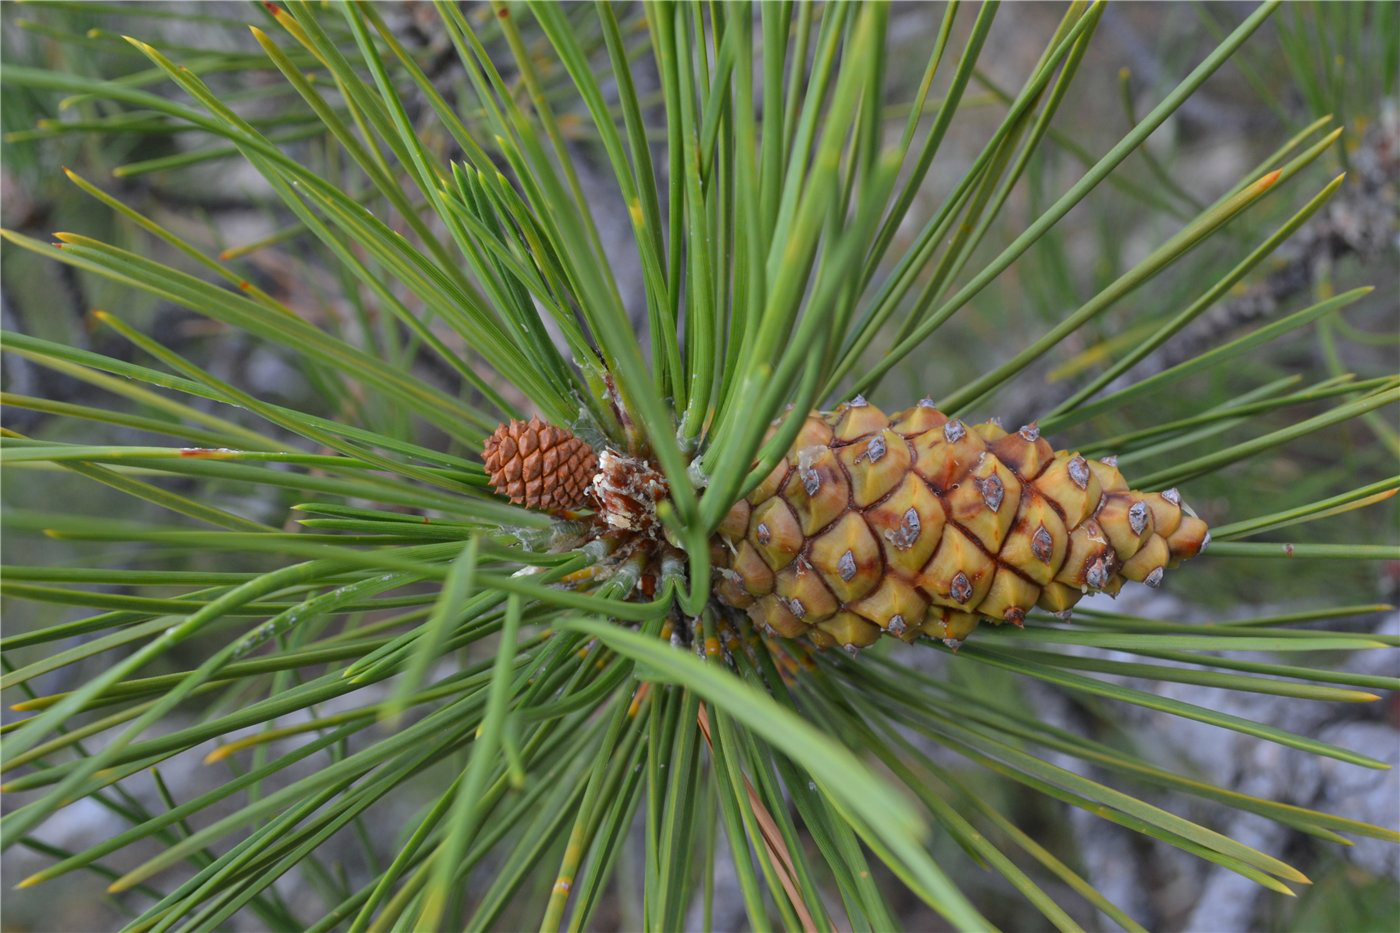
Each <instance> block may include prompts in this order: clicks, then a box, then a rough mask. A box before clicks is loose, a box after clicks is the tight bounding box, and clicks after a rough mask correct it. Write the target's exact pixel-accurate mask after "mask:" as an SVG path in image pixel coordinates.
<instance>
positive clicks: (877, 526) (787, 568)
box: [714, 399, 1210, 650]
mask: <svg viewBox="0 0 1400 933" xmlns="http://www.w3.org/2000/svg"><path fill="white" fill-rule="evenodd" d="M1209 537H1210V536H1209V533H1208V532H1207V529H1206V524H1205V522H1203V521H1201V520H1200V519H1199V518H1196V517H1195V516H1194V515H1192V514H1190V513H1189V512H1188V511H1186V510H1184V509H1183V507H1182V504H1181V497H1180V496H1179V495H1178V494H1177V492H1176V490H1174V489H1168V490H1165V491H1163V492H1154V493H1144V492H1136V491H1134V490H1132V489H1130V488H1129V486H1128V484H1127V482H1126V481H1125V480H1124V479H1123V475H1122V474H1121V473H1119V472H1118V467H1117V465H1116V462H1115V461H1114V459H1113V458H1111V457H1106V458H1104V459H1101V460H1091V459H1088V458H1086V457H1082V456H1080V455H1079V454H1078V453H1073V452H1069V451H1063V450H1061V451H1056V450H1054V449H1053V448H1052V447H1051V446H1050V444H1049V443H1047V442H1046V441H1045V439H1044V438H1042V437H1041V436H1040V432H1039V430H1038V429H1037V428H1036V427H1035V426H1034V425H1027V426H1026V427H1023V428H1021V430H1019V431H1016V432H1015V433H1007V432H1006V431H1005V430H1004V429H1002V427H1001V426H1000V425H998V424H996V423H995V422H986V423H983V424H978V425H968V424H964V423H963V422H962V421H959V420H957V419H956V418H952V419H950V418H948V417H947V416H945V415H944V414H943V413H942V412H940V411H938V409H936V408H935V407H934V406H933V403H932V402H930V401H928V400H924V401H922V402H920V403H919V404H918V405H915V406H914V407H913V408H910V409H907V410H906V411H903V412H900V413H899V414H897V415H895V416H894V417H892V418H891V417H889V416H887V415H885V414H884V413H883V412H881V411H880V410H879V409H877V408H875V407H874V406H872V405H869V404H867V403H866V402H865V401H864V400H863V399H856V400H855V401H853V402H851V403H849V404H847V405H842V406H841V407H839V408H838V409H837V410H836V411H834V412H830V413H819V412H813V413H812V414H811V415H810V416H808V418H807V421H806V423H805V424H803V426H802V428H801V430H800V431H799V433H798V435H797V439H796V440H795V441H794V443H793V445H792V449H791V450H790V452H789V453H788V455H787V457H786V458H784V460H782V461H780V462H779V464H778V465H777V466H776V467H775V468H774V469H773V472H772V473H770V474H769V475H768V476H767V477H766V478H765V479H764V480H763V481H762V482H761V483H759V485H758V486H757V487H756V488H755V489H754V490H753V491H752V492H750V493H749V495H748V496H746V497H745V498H744V499H742V500H740V501H739V502H738V503H737V504H736V505H735V506H734V507H733V508H732V509H731V510H730V512H729V514H728V515H727V516H726V517H725V519H724V521H723V523H722V524H721V525H720V527H719V538H720V539H721V544H720V546H717V547H716V548H714V557H715V559H716V566H717V568H718V569H717V580H716V592H717V594H718V595H719V598H720V599H721V600H722V601H723V602H724V603H726V604H728V605H729V606H732V607H734V608H738V609H744V610H746V611H747V612H748V614H749V616H750V617H751V618H752V619H753V621H754V622H755V623H756V624H757V625H758V626H759V627H760V628H761V629H762V630H764V631H765V632H767V633H771V634H776V635H782V636H785V637H788V638H797V637H801V636H805V637H806V638H807V639H809V640H810V641H811V642H813V643H814V644H815V645H817V646H818V647H822V648H830V647H836V646H842V647H845V648H847V649H852V650H854V649H856V648H860V647H862V646H865V645H869V644H872V643H873V642H874V641H875V640H876V639H877V638H879V637H880V635H881V634H882V633H883V634H889V635H893V636H896V637H898V638H902V639H904V640H905V641H912V640H913V639H914V638H916V637H917V636H918V635H920V634H923V635H928V636H931V637H934V638H940V639H943V640H945V641H947V642H949V643H950V644H957V643H959V642H961V640H962V639H963V638H964V637H966V636H967V634H968V633H969V632H971V631H972V629H973V628H975V627H976V626H977V624H978V623H979V621H981V620H984V619H985V620H990V621H992V622H995V623H1001V622H1011V623H1012V624H1015V625H1020V624H1021V621H1022V619H1023V618H1024V617H1025V614H1026V612H1027V611H1029V610H1030V609H1031V608H1032V607H1033V606H1040V607H1041V608H1043V609H1047V610H1050V611H1052V612H1060V613H1063V612H1067V611H1068V610H1069V609H1070V607H1072V606H1073V605H1074V604H1075V603H1076V602H1078V601H1079V600H1080V599H1081V598H1082V597H1083V596H1084V595H1085V594H1086V593H1091V592H1107V593H1112V594H1116V593H1117V592H1118V590H1119V589H1120V588H1121V587H1122V586H1123V583H1124V581H1125V580H1133V581H1137V582H1142V583H1146V584H1147V585H1149V586H1158V585H1160V584H1161V582H1162V577H1163V574H1164V573H1165V571H1166V570H1167V569H1169V568H1171V567H1175V566H1176V565H1177V564H1178V563H1180V562H1181V561H1182V560H1185V559H1186V558H1188V557H1193V556H1195V555H1196V554H1197V553H1199V552H1200V551H1201V550H1202V549H1203V548H1204V547H1205V545H1206V544H1207V543H1208V541H1209Z"/></svg>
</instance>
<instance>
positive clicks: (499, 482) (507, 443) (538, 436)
mask: <svg viewBox="0 0 1400 933" xmlns="http://www.w3.org/2000/svg"><path fill="white" fill-rule="evenodd" d="M482 460H483V462H484V463H485V466H486V472H487V475H488V477H489V482H490V484H491V488H492V489H494V490H495V491H496V492H497V493H499V494H501V495H503V496H508V497H509V498H510V501H511V502H514V503H515V504H516V505H523V506H525V507H526V508H531V509H539V510H541V511H545V512H556V511H560V510H562V509H571V508H574V507H576V506H579V505H582V504H583V502H584V500H585V497H586V495H587V492H588V487H589V484H590V483H592V482H593V474H594V473H595V472H596V470H597V467H598V457H597V455H595V454H594V453H593V448H592V447H590V446H588V445H587V444H585V443H584V442H583V441H581V440H579V439H578V438H577V437H575V436H574V435H573V434H571V433H570V432H568V431H566V430H565V429H563V428H559V427H555V426H554V425H552V424H546V423H545V422H543V421H541V420H540V419H539V418H538V417H533V418H531V419H530V420H529V421H528V422H526V421H511V422H510V423H508V424H503V425H501V426H500V427H498V428H496V430H495V432H494V433H493V434H492V435H491V436H490V437H489V438H487V439H486V445H485V449H484V450H483V452H482Z"/></svg>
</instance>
